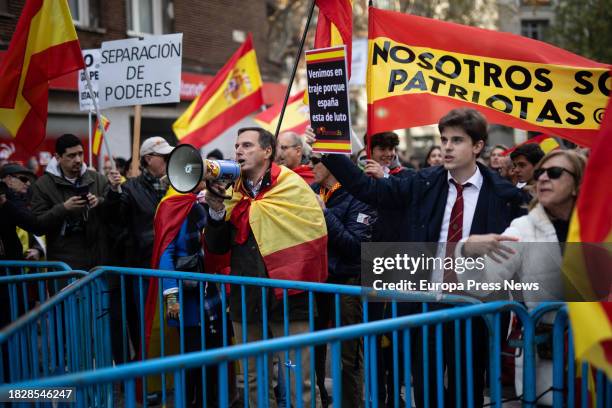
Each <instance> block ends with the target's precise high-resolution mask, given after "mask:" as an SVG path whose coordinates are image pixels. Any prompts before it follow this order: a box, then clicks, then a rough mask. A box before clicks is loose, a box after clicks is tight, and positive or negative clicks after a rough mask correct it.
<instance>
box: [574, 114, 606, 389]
mask: <svg viewBox="0 0 612 408" xmlns="http://www.w3.org/2000/svg"><path fill="white" fill-rule="evenodd" d="M611 105H612V104H608V108H607V111H606V116H605V118H604V123H603V125H602V129H601V132H600V134H599V136H598V137H597V140H596V142H595V144H594V146H593V148H592V150H591V155H590V158H589V161H588V163H587V166H586V170H585V173H584V177H583V182H582V186H581V188H580V195H579V197H578V202H577V203H576V208H575V210H574V214H573V216H572V220H571V223H570V230H569V234H568V239H567V240H568V242H582V243H584V244H583V245H582V246H581V247H580V248H577V247H570V246H568V248H566V251H565V254H564V256H565V258H564V272H565V274H566V278H567V279H568V280H569V282H570V283H571V285H572V286H573V288H574V289H575V291H576V292H577V293H578V295H579V296H580V297H582V298H585V299H600V300H602V302H580V303H579V302H573V303H569V304H568V308H569V314H570V322H571V325H572V329H573V332H574V346H575V349H576V358H577V359H578V360H586V361H588V362H589V363H590V364H591V365H592V366H594V367H597V368H599V369H601V370H604V371H605V372H606V373H607V375H608V378H612V303H611V302H612V296H611V291H612V279H611V273H610V265H612V253H611V251H610V243H612V206H611V205H610V202H612V183H609V182H608V176H609V175H610V174H612V161H611V160H610V157H612V143H610V138H612V110H611V109H612V106H611ZM589 243H591V245H589ZM592 243H603V244H600V245H599V246H595V245H593V244H592ZM572 248H574V249H573V250H571V249H572ZM570 250H571V251H570Z"/></svg>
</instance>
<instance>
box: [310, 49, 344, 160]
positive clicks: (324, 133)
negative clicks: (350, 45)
mask: <svg viewBox="0 0 612 408" xmlns="http://www.w3.org/2000/svg"><path fill="white" fill-rule="evenodd" d="M306 76H307V79H308V104H309V106H310V122H311V126H312V128H313V129H314V132H315V135H316V142H315V143H314V144H313V146H312V148H313V151H315V152H319V153H344V154H350V153H351V152H352V149H351V115H350V110H349V99H348V81H347V71H346V47H345V46H344V45H342V46H338V47H331V48H321V49H317V50H310V51H306Z"/></svg>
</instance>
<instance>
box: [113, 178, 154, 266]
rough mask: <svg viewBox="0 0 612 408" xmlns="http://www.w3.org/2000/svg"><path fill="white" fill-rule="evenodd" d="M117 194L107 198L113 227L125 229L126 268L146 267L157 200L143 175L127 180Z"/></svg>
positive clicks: (114, 193)
mask: <svg viewBox="0 0 612 408" xmlns="http://www.w3.org/2000/svg"><path fill="white" fill-rule="evenodd" d="M121 189H122V191H121V194H119V193H116V192H114V191H111V192H110V193H109V195H108V198H109V201H110V204H111V206H112V208H113V213H114V214H116V215H117V216H116V217H115V218H114V221H115V222H114V224H115V225H114V227H115V228H117V227H120V228H125V229H126V230H127V242H126V245H127V255H126V256H127V258H128V265H129V266H133V267H137V268H150V267H151V256H152V254H153V220H154V218H155V210H156V209H157V205H158V204H159V201H160V198H159V196H158V194H157V192H156V191H155V189H154V188H153V185H152V184H151V183H150V182H149V181H148V180H147V179H146V178H145V176H144V175H142V174H141V175H140V176H138V177H135V178H132V179H129V180H128V181H126V182H125V183H123V184H122V185H121Z"/></svg>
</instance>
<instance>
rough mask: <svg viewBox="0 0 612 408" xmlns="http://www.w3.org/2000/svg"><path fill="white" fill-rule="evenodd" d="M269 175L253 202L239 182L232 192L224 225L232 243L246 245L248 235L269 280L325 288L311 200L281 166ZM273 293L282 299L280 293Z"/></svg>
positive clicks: (322, 228)
mask: <svg viewBox="0 0 612 408" xmlns="http://www.w3.org/2000/svg"><path fill="white" fill-rule="evenodd" d="M270 175H271V185H270V186H269V187H268V188H266V189H264V190H262V191H260V192H259V194H258V195H257V197H255V198H251V197H250V196H249V195H248V194H247V193H246V192H245V190H244V186H243V185H242V184H241V182H239V183H238V184H237V186H236V188H235V189H234V193H233V196H232V199H231V200H230V202H229V203H228V204H227V213H226V219H228V220H229V221H230V222H231V223H232V224H233V225H234V226H235V227H236V229H237V234H236V242H237V243H238V244H242V243H244V242H246V240H247V238H248V234H249V231H252V232H253V235H254V237H255V240H256V241H257V246H258V247H259V252H260V253H261V256H262V258H263V261H264V264H265V265H266V269H267V271H268V275H269V277H270V278H272V279H285V280H299V281H308V282H325V281H326V280H327V227H326V224H325V217H324V215H323V211H322V210H321V207H320V206H319V204H318V202H317V199H316V196H315V194H314V193H313V191H312V189H311V188H310V187H309V186H308V184H306V182H305V181H304V180H303V179H302V178H301V177H300V176H298V175H297V174H295V173H294V172H292V171H290V170H289V169H287V168H286V167H284V166H277V165H276V164H274V163H273V164H272V167H271V169H270ZM275 292H276V294H277V295H282V290H281V289H275ZM291 292H292V291H290V293H291ZM293 292H295V291H293Z"/></svg>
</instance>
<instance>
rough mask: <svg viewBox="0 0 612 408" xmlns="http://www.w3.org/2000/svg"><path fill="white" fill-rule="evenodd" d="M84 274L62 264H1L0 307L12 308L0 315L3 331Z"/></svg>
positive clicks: (7, 262)
mask: <svg viewBox="0 0 612 408" xmlns="http://www.w3.org/2000/svg"><path fill="white" fill-rule="evenodd" d="M47 274H53V275H47ZM83 275H85V273H84V272H72V271H71V269H70V267H69V266H68V265H66V264H65V263H63V262H44V261H43V262H32V261H0V304H2V305H8V306H9V311H8V312H7V313H6V314H3V315H2V316H0V328H2V327H3V326H5V325H7V324H9V323H10V322H12V321H14V320H15V319H17V317H19V316H21V315H23V314H24V313H26V312H28V310H30V309H31V308H32V307H34V306H35V305H36V303H37V302H38V303H42V302H44V301H45V300H47V298H48V297H49V294H53V293H56V292H57V291H59V289H61V288H62V287H63V286H64V285H65V284H66V283H67V282H68V281H71V280H73V279H74V278H80V277H81V276H83Z"/></svg>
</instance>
